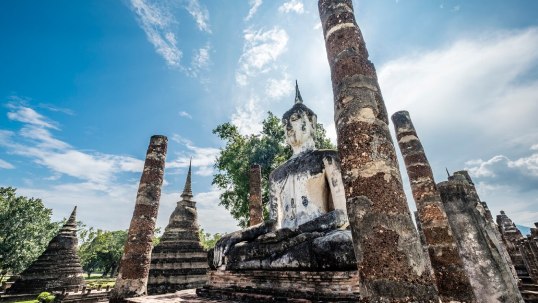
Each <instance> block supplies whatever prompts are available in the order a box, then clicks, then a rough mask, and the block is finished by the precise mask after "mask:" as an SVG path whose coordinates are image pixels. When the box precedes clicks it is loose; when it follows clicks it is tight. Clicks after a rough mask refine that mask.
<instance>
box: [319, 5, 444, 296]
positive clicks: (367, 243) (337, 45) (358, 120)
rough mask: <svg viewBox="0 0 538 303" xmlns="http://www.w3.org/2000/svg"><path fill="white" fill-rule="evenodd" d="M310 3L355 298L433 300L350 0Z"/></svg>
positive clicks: (382, 106)
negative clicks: (357, 289) (316, 18)
mask: <svg viewBox="0 0 538 303" xmlns="http://www.w3.org/2000/svg"><path fill="white" fill-rule="evenodd" d="M318 6H319V12H320V18H321V24H322V26H323V34H324V38H325V46H326V49H327V57H328V60H329V65H330V68H331V78H332V86H333V94H334V121H335V124H336V132H337V136H338V152H339V155H340V159H341V166H342V178H343V181H344V188H345V191H346V193H345V194H346V200H347V202H346V203H347V208H348V216H349V221H350V226H351V231H352V235H353V242H354V249H355V255H356V257H357V263H358V268H359V274H360V279H361V296H362V297H363V298H365V300H369V301H371V302H385V301H386V302H389V301H390V302H412V301H419V302H437V301H438V296H437V291H436V289H435V285H434V282H433V280H432V278H431V275H430V271H429V270H428V265H427V260H426V259H425V258H424V253H423V250H422V247H421V244H420V242H419V238H418V235H417V231H416V229H415V227H414V225H413V221H412V219H411V213H410V211H409V207H408V205H407V201H406V198H405V194H404V191H403V186H402V181H401V176H400V171H399V168H398V162H397V158H396V151H395V149H394V145H393V142H392V138H391V136H390V132H389V127H388V117H387V113H386V109H385V104H384V102H383V98H382V96H381V91H380V89H379V85H378V83H377V75H376V72H375V68H374V65H373V64H372V63H371V62H370V61H369V60H368V52H367V50H366V45H365V43H364V40H363V38H362V34H361V32H360V29H359V27H358V26H357V23H356V21H355V16H354V13H353V5H352V2H351V0H319V2H318Z"/></svg>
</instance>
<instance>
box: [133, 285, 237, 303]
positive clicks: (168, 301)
mask: <svg viewBox="0 0 538 303" xmlns="http://www.w3.org/2000/svg"><path fill="white" fill-rule="evenodd" d="M127 302H129V303H178V302H189V303H214V302H230V301H222V300H213V299H206V298H201V297H198V296H197V295H196V289H194V288H193V289H185V290H180V291H177V292H175V293H171V294H165V295H156V296H146V297H139V298H131V299H127Z"/></svg>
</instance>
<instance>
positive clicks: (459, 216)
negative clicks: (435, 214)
mask: <svg viewBox="0 0 538 303" xmlns="http://www.w3.org/2000/svg"><path fill="white" fill-rule="evenodd" d="M437 188H438V189H439V192H440V194H441V199H442V201H443V205H444V207H445V211H446V214H447V216H448V221H449V223H450V227H451V228H452V231H453V233H454V236H455V238H456V241H457V243H458V247H459V249H460V254H461V256H462V258H463V262H464V266H465V270H466V271H467V274H468V275H469V278H470V279H471V285H472V286H473V290H474V293H475V295H476V298H477V302H484V303H486V302H487V303H494V302H506V303H508V302H510V303H516V302H523V299H522V297H521V294H520V292H519V290H518V287H517V286H518V285H517V284H518V283H517V280H516V275H515V271H514V270H513V267H512V262H511V260H510V257H509V256H508V252H507V251H506V248H505V247H504V244H503V243H502V240H501V236H500V234H499V231H498V230H497V227H496V225H495V223H494V222H493V220H492V219H491V216H489V215H488V213H487V211H486V207H485V202H482V201H480V198H479V197H478V194H477V193H476V189H475V187H474V184H473V182H472V180H471V177H470V176H469V174H468V173H467V172H466V171H459V172H455V173H454V174H453V175H452V176H449V178H448V181H445V182H441V183H439V184H438V185H437Z"/></svg>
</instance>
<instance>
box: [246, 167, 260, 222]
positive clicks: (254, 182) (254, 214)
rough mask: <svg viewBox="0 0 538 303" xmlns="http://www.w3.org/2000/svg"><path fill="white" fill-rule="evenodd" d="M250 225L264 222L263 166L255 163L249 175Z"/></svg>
mask: <svg viewBox="0 0 538 303" xmlns="http://www.w3.org/2000/svg"><path fill="white" fill-rule="evenodd" d="M249 187H250V188H249V190H250V194H249V198H248V201H249V217H250V222H249V226H253V225H256V224H260V223H262V222H263V207H262V175H261V166H260V165H259V164H253V165H252V166H251V167H250V175H249Z"/></svg>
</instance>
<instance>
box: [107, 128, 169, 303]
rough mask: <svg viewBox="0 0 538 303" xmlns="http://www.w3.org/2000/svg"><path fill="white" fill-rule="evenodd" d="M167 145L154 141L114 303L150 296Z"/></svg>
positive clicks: (160, 139) (163, 140) (163, 139)
mask: <svg viewBox="0 0 538 303" xmlns="http://www.w3.org/2000/svg"><path fill="white" fill-rule="evenodd" d="M167 143H168V139H167V138H166V137H165V136H152V137H151V140H150V143H149V147H148V151H147V154H146V161H145V163H144V171H143V172H142V177H141V178H140V185H139V187H138V194H137V196H136V204H135V209H134V212H133V218H132V219H131V225H130V226H129V232H128V237H127V243H126V244H125V249H124V251H123V256H122V259H121V263H120V270H119V274H118V278H117V279H116V285H115V286H114V289H113V290H112V292H111V295H110V302H125V298H132V297H139V296H143V295H145V294H146V286H147V282H148V273H149V268H150V262H151V250H152V248H153V244H152V242H153V233H154V229H155V221H156V219H157V212H158V210H159V200H160V198H161V186H162V183H163V174H164V164H165V159H166V148H167Z"/></svg>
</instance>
